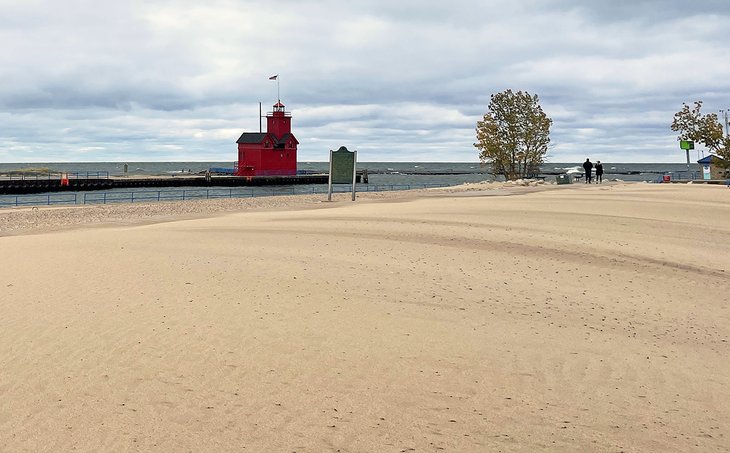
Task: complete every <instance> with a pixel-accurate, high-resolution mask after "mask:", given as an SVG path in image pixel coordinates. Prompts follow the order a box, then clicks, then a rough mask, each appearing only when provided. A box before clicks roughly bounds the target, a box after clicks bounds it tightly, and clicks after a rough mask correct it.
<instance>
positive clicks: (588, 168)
mask: <svg viewBox="0 0 730 453" xmlns="http://www.w3.org/2000/svg"><path fill="white" fill-rule="evenodd" d="M583 170H585V171H586V184H590V183H591V181H592V180H593V175H592V174H591V170H593V164H592V163H591V160H590V159H586V161H585V162H583Z"/></svg>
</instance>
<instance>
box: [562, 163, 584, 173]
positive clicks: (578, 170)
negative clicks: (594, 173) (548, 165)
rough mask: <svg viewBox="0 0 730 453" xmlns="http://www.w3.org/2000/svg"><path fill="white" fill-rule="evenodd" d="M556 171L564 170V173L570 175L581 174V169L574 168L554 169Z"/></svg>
mask: <svg viewBox="0 0 730 453" xmlns="http://www.w3.org/2000/svg"><path fill="white" fill-rule="evenodd" d="M556 170H565V173H567V174H569V175H571V174H573V173H583V171H584V170H583V167H579V166H577V165H576V166H575V167H563V168H556Z"/></svg>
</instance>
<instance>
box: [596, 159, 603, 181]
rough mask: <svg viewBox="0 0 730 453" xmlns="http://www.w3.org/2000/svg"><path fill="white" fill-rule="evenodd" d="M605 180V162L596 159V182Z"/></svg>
mask: <svg viewBox="0 0 730 453" xmlns="http://www.w3.org/2000/svg"><path fill="white" fill-rule="evenodd" d="M602 182H603V164H602V163H601V161H600V160H599V161H596V184H601V183H602Z"/></svg>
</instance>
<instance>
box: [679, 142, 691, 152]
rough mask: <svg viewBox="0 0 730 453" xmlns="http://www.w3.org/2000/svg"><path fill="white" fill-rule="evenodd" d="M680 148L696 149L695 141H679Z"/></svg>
mask: <svg viewBox="0 0 730 453" xmlns="http://www.w3.org/2000/svg"><path fill="white" fill-rule="evenodd" d="M679 149H686V150H690V149H695V142H693V141H692V140H682V141H680V142H679Z"/></svg>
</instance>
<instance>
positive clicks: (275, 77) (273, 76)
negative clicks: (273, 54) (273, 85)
mask: <svg viewBox="0 0 730 453" xmlns="http://www.w3.org/2000/svg"><path fill="white" fill-rule="evenodd" d="M278 78H279V74H275V75H272V76H271V77H269V80H276V79H278Z"/></svg>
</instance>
